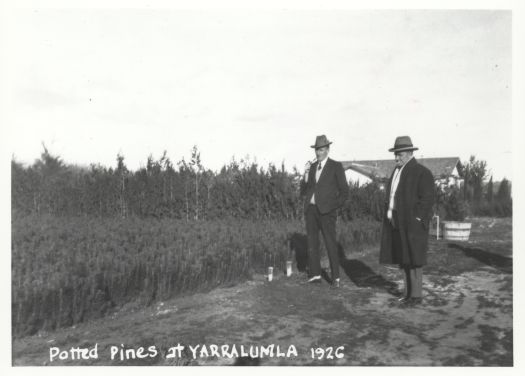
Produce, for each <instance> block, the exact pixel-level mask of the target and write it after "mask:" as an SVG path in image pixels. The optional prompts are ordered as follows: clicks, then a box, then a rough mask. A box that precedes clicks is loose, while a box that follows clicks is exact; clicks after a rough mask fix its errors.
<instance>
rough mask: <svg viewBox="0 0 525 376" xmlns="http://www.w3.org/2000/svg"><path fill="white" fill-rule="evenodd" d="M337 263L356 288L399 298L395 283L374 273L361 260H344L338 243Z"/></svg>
mask: <svg viewBox="0 0 525 376" xmlns="http://www.w3.org/2000/svg"><path fill="white" fill-rule="evenodd" d="M338 248H339V249H338V254H339V263H340V265H341V267H342V268H343V270H344V272H345V274H346V275H347V276H348V278H350V280H351V281H352V282H353V283H354V284H355V285H356V286H358V287H373V288H378V289H381V290H384V291H386V292H387V293H389V294H391V295H394V296H399V295H401V292H400V291H399V289H398V285H397V283H395V282H392V281H388V280H386V279H385V278H384V277H383V276H382V275H380V274H377V273H375V272H374V271H373V270H372V269H371V268H370V267H369V266H368V265H366V264H365V263H364V262H362V261H361V260H357V259H348V258H346V255H345V251H344V248H343V246H342V245H341V244H340V243H338Z"/></svg>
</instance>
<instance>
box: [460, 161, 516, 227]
mask: <svg viewBox="0 0 525 376" xmlns="http://www.w3.org/2000/svg"><path fill="white" fill-rule="evenodd" d="M460 174H461V175H462V176H463V177H464V184H463V187H462V189H461V191H462V192H461V196H462V198H463V200H464V201H465V202H466V203H467V206H468V210H469V213H470V214H471V215H475V216H490V217H508V216H512V196H511V185H510V182H509V181H508V180H507V179H506V178H503V180H501V181H500V182H498V184H497V188H496V187H495V183H494V182H493V179H492V176H490V178H489V176H488V175H489V171H488V168H487V162H485V161H482V160H477V159H476V157H475V156H471V157H470V159H469V161H468V162H467V163H464V164H463V168H462V171H460ZM487 180H488V181H487Z"/></svg>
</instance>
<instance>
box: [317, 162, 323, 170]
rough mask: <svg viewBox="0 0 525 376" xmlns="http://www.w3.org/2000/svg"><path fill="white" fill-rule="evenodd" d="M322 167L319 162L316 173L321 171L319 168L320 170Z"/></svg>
mask: <svg viewBox="0 0 525 376" xmlns="http://www.w3.org/2000/svg"><path fill="white" fill-rule="evenodd" d="M322 167H323V166H322V165H321V162H319V164H318V165H317V171H321V168H322Z"/></svg>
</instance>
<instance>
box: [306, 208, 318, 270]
mask: <svg viewBox="0 0 525 376" xmlns="http://www.w3.org/2000/svg"><path fill="white" fill-rule="evenodd" d="M306 236H307V239H308V269H309V277H313V276H316V275H321V257H320V255H319V223H318V213H317V207H316V206H315V205H308V208H307V209H306Z"/></svg>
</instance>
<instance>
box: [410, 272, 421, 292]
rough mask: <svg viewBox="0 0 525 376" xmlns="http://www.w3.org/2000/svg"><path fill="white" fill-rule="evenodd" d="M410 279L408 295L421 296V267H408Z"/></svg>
mask: <svg viewBox="0 0 525 376" xmlns="http://www.w3.org/2000/svg"><path fill="white" fill-rule="evenodd" d="M410 281H411V291H410V294H411V295H410V297H412V298H421V297H422V296H423V268H421V267H418V268H410Z"/></svg>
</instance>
